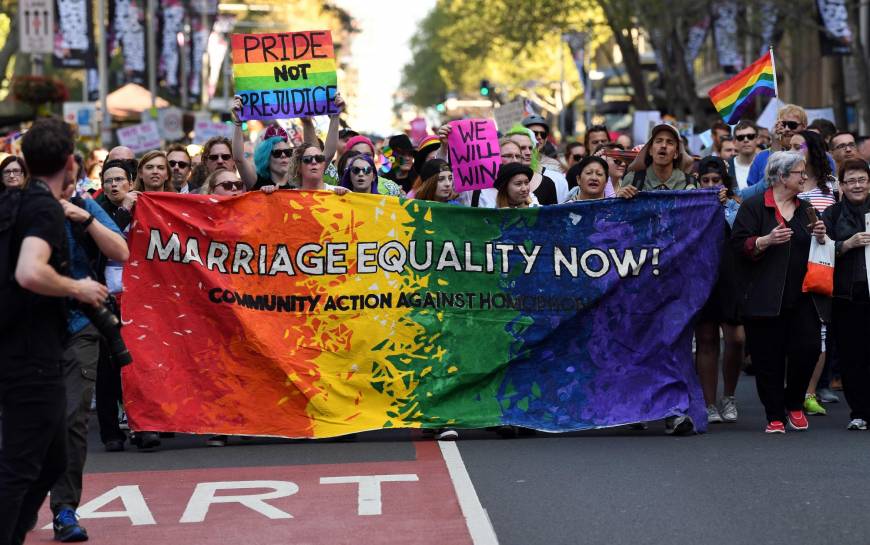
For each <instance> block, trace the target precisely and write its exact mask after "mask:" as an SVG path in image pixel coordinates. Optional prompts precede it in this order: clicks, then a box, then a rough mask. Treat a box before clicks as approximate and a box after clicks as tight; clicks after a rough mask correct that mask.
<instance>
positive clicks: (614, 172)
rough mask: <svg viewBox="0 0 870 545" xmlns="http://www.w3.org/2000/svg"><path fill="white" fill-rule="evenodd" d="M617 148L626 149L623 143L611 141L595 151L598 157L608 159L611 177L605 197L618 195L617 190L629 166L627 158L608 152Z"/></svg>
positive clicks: (606, 187)
mask: <svg viewBox="0 0 870 545" xmlns="http://www.w3.org/2000/svg"><path fill="white" fill-rule="evenodd" d="M617 150H618V151H625V148H624V147H622V144H617V143H616V142H609V143H607V144H602V145H600V146H598V151H596V152H595V155H597V156H598V157H604V160H605V161H607V172H608V173H609V178H608V180H607V185H606V186H605V187H604V196H605V197H615V196H616V192H617V191H619V186H620V184H622V178H623V177H624V176H625V170H626V168H627V167H628V165H627V164H626V162H625V159H623V158H622V157H617V156H616V155H615V154H613V153H607V152H608V151H611V152H613V151H617Z"/></svg>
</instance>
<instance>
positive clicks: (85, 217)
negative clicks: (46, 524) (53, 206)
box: [50, 186, 130, 542]
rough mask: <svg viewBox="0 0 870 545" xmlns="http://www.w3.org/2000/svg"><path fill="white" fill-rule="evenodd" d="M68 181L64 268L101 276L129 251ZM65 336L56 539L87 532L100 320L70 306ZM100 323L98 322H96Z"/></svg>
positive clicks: (54, 499) (115, 228) (101, 212)
mask: <svg viewBox="0 0 870 545" xmlns="http://www.w3.org/2000/svg"><path fill="white" fill-rule="evenodd" d="M73 189H74V186H70V187H69V189H68V190H67V191H65V194H64V196H65V197H66V198H65V199H62V200H61V201H60V202H61V205H62V206H63V209H64V215H65V216H66V221H65V224H64V227H65V230H66V238H67V245H68V248H69V255H70V259H69V272H70V276H71V277H72V278H95V279H97V280H99V281H100V282H105V281H106V279H105V276H104V273H103V270H104V266H105V263H106V261H107V260H112V261H113V262H116V263H123V262H124V261H127V258H128V257H129V255H130V254H129V251H128V249H127V242H126V241H125V240H124V236H123V235H122V234H121V230H120V229H119V228H118V226H117V225H116V224H115V222H114V221H113V220H112V218H111V217H109V215H108V214H107V213H106V212H105V211H104V210H103V208H102V207H101V206H100V205H99V204H98V203H97V202H96V201H95V200H93V199H81V198H72V192H73ZM67 324H68V326H67V327H68V337H67V340H66V344H65V347H64V353H63V358H62V359H61V367H62V370H63V374H64V382H65V383H66V420H67V442H66V450H67V459H68V462H67V466H66V471H65V472H64V473H63V475H61V477H60V478H59V479H58V481H57V482H56V483H55V484H54V486H53V487H52V488H51V501H50V504H51V512H52V514H53V515H54V537H55V540H57V541H63V542H67V541H83V540H85V539H87V537H88V534H87V532H86V531H85V529H84V528H82V527H81V526H79V523H78V520H77V518H76V513H75V511H76V509H77V508H78V506H79V503H80V502H81V496H82V473H83V471H84V467H85V459H86V458H87V453H88V420H89V418H88V416H89V412H90V409H91V401H92V399H93V397H94V391H95V384H96V378H97V377H96V375H97V373H98V362H99V358H100V354H99V352H100V348H101V340H102V336H103V331H102V329H101V327H103V326H102V324H100V323H99V322H97V324H95V323H92V322H91V320H90V318H89V316H88V315H86V314H85V313H84V312H82V310H79V309H76V308H70V309H69V314H68V318H67ZM98 324H99V325H100V327H98V326H97V325H98Z"/></svg>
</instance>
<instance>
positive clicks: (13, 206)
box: [0, 188, 22, 330]
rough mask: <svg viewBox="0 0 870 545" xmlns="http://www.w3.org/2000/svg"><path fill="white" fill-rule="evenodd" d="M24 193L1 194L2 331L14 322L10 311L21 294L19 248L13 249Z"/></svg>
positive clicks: (0, 316) (0, 275)
mask: <svg viewBox="0 0 870 545" xmlns="http://www.w3.org/2000/svg"><path fill="white" fill-rule="evenodd" d="M21 199H22V191H21V190H20V189H18V188H6V189H5V190H4V191H2V192H0V309H3V310H2V311H0V330H3V329H6V328H7V327H8V326H9V325H10V324H11V323H12V321H13V317H14V314H15V313H13V312H9V310H10V309H13V308H16V299H17V297H16V293H20V290H19V289H18V283H17V282H15V266H16V265H17V263H18V252H17V250H18V248H13V238H14V235H15V223H16V222H17V221H18V210H19V209H20V208H21Z"/></svg>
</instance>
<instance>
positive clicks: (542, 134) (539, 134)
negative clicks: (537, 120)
mask: <svg viewBox="0 0 870 545" xmlns="http://www.w3.org/2000/svg"><path fill="white" fill-rule="evenodd" d="M532 132H533V133H535V136H537V137H538V140H544V139H545V138H547V131H534V130H533V131H532Z"/></svg>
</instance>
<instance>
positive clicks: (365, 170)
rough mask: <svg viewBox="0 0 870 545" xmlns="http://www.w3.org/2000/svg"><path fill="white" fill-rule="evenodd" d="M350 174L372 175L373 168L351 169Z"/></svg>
mask: <svg viewBox="0 0 870 545" xmlns="http://www.w3.org/2000/svg"><path fill="white" fill-rule="evenodd" d="M350 172H351V173H352V174H371V173H372V167H351V169H350Z"/></svg>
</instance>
